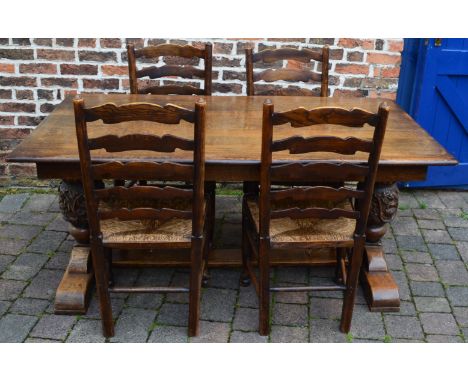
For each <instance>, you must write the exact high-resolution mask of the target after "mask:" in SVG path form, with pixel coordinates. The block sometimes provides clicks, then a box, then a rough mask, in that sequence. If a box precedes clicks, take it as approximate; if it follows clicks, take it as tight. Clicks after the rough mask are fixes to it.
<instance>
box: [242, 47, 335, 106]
mask: <svg viewBox="0 0 468 382" xmlns="http://www.w3.org/2000/svg"><path fill="white" fill-rule="evenodd" d="M282 60H294V61H300V62H303V63H310V62H311V61H317V62H320V63H321V64H322V73H321V74H320V73H316V72H312V71H310V70H304V69H303V70H298V69H287V68H280V69H266V70H264V71H261V72H254V64H255V63H257V62H262V63H264V64H271V63H274V62H276V61H282ZM245 66H246V71H247V75H246V77H247V95H249V96H253V95H266V94H270V92H267V93H265V92H261V91H260V92H259V91H255V82H258V81H265V82H273V81H289V82H298V81H300V82H318V83H320V84H321V88H320V96H321V97H328V66H329V48H328V46H324V47H323V48H322V51H321V52H315V51H313V50H310V49H307V48H304V49H301V50H299V49H295V48H280V49H265V50H262V51H260V52H258V53H253V51H252V48H247V49H246V50H245ZM280 93H281V94H280ZM297 93H299V92H296V94H297ZM275 94H276V95H292V94H294V92H292V94H291V92H282V91H281V90H278V91H277V92H276V93H275ZM275 94H271V95H275ZM297 95H299V94H297Z"/></svg>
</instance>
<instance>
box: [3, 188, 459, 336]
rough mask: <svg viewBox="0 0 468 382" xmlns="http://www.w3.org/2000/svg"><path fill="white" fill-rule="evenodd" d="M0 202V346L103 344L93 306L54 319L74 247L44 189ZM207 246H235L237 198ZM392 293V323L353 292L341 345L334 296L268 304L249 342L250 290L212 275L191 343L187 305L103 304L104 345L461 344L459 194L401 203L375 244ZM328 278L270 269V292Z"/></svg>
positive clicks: (180, 299)
mask: <svg viewBox="0 0 468 382" xmlns="http://www.w3.org/2000/svg"><path fill="white" fill-rule="evenodd" d="M3 191H6V192H3V194H0V198H1V197H2V196H1V195H4V196H3V199H1V201H0V221H1V227H0V342H23V341H24V342H104V341H105V339H104V338H103V337H102V335H101V325H100V320H99V312H98V306H97V301H96V298H95V296H93V298H92V301H91V306H90V309H89V311H88V313H87V314H86V315H83V316H63V315H54V314H53V301H54V294H55V289H56V288H57V285H58V283H59V282H60V279H61V277H62V275H63V272H64V269H65V267H66V265H67V262H68V258H69V255H70V251H71V248H72V245H73V241H72V239H71V238H70V237H69V236H68V235H67V232H66V231H67V223H66V222H64V221H63V219H62V218H61V215H60V213H59V209H58V201H57V195H56V194H55V193H54V191H53V190H50V191H47V192H45V193H44V190H42V191H41V192H39V193H38V192H37V190H22V191H18V190H14V191H11V192H8V190H3ZM217 214H218V216H217V227H218V228H217V242H218V246H222V247H226V248H229V247H237V246H239V243H240V196H239V195H221V196H219V197H218V200H217ZM384 245H385V250H386V258H387V262H388V264H389V267H390V268H391V270H392V273H393V275H394V277H395V279H396V280H397V282H398V285H399V287H400V296H401V300H402V301H401V311H400V312H399V313H371V312H369V311H368V309H367V306H366V305H365V302H364V298H363V295H362V291H361V290H360V291H359V295H358V299H357V306H356V308H355V314H354V319H353V325H352V330H351V333H350V334H349V335H344V334H342V333H340V332H339V330H338V324H339V316H340V311H341V298H340V296H339V295H337V294H334V292H328V293H323V292H322V293H320V294H318V293H309V294H306V293H292V294H291V293H288V294H281V293H279V294H276V295H275V297H274V299H273V306H272V309H273V312H272V320H273V325H272V331H271V335H270V336H269V337H261V336H259V335H258V333H257V314H258V311H257V301H256V296H255V293H254V291H253V288H252V287H248V288H243V287H239V285H238V279H239V270H236V269H233V270H222V269H218V270H213V271H212V272H211V274H212V278H211V281H210V285H209V287H207V288H205V289H204V290H203V296H202V307H201V335H200V336H199V337H197V338H192V339H188V338H187V336H186V320H187V313H188V306H187V296H186V295H175V294H168V295H156V294H155V295H123V296H122V295H118V296H115V297H113V299H112V302H113V305H114V317H116V336H115V337H113V338H112V339H110V342H114V341H115V342H187V341H191V342H464V341H465V342H468V271H467V266H468V193H467V192H453V191H450V192H449V191H412V192H408V191H405V192H402V193H401V197H400V207H399V211H398V217H397V218H396V219H395V221H394V222H393V223H392V226H391V230H389V232H388V234H387V235H386V237H385V239H384ZM331 271H332V270H331V269H323V268H322V269H319V268H312V269H307V268H285V269H278V270H275V271H274V273H273V275H272V277H273V280H274V282H275V283H289V284H301V285H302V284H305V283H307V282H309V281H310V280H311V279H316V278H323V277H328V276H329V275H331ZM187 276H188V273H187V272H186V271H184V270H181V269H145V270H120V271H118V274H117V277H118V278H119V279H120V280H118V281H121V282H125V283H136V284H138V283H141V284H148V283H150V282H151V281H155V282H158V283H166V284H168V285H169V284H174V285H180V284H181V283H184V282H187Z"/></svg>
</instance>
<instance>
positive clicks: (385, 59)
mask: <svg viewBox="0 0 468 382" xmlns="http://www.w3.org/2000/svg"><path fill="white" fill-rule="evenodd" d="M400 61H401V56H400V55H399V54H387V53H367V62H368V63H370V64H384V65H395V64H398V63H399V62H400Z"/></svg>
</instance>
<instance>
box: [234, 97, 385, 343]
mask: <svg viewBox="0 0 468 382" xmlns="http://www.w3.org/2000/svg"><path fill="white" fill-rule="evenodd" d="M298 110H299V109H295V110H292V111H288V112H282V113H275V112H274V107H273V104H272V103H271V101H269V100H267V101H265V104H264V106H263V128H262V150H261V164H260V194H259V195H258V196H257V195H255V194H254V195H249V194H246V195H244V200H243V219H242V222H243V229H242V231H243V235H242V240H243V245H242V248H243V251H244V252H245V253H244V254H243V256H242V258H243V265H244V272H245V273H246V274H248V275H249V276H250V277H251V278H252V279H253V280H254V284H255V285H256V289H257V290H258V294H259V307H260V312H259V328H260V329H259V331H260V334H261V335H267V334H269V331H270V323H269V317H270V313H269V301H270V292H271V291H298V289H297V288H294V287H293V288H289V287H281V288H270V286H269V283H270V276H269V267H270V261H269V252H270V248H275V247H280V248H294V247H297V246H298V243H297V238H295V239H293V240H288V239H284V238H283V239H282V240H279V239H278V240H277V239H275V237H271V235H270V228H271V226H272V225H273V224H275V223H274V222H275V219H281V218H290V219H306V218H318V219H337V218H348V219H355V220H356V223H355V227H354V233H353V240H351V241H346V240H343V239H340V238H337V237H330V238H328V239H327V238H326V237H325V238H323V237H320V235H321V234H319V233H315V234H314V231H310V232H311V233H307V232H306V233H305V240H303V241H302V242H301V246H300V247H301V248H307V247H310V248H314V247H317V246H324V245H325V246H333V245H334V246H336V248H337V255H338V256H339V257H338V259H337V262H338V263H340V262H341V261H344V255H346V253H347V252H343V251H342V250H340V251H338V248H339V247H343V246H346V247H348V248H349V253H350V254H352V255H350V256H348V257H349V260H348V262H349V265H348V269H346V270H345V272H343V275H342V276H341V277H337V278H341V279H342V280H343V281H344V280H346V284H345V285H338V286H331V287H327V288H326V289H325V290H340V289H343V290H344V291H345V292H344V302H343V312H342V317H341V326H340V329H341V330H342V331H343V332H346V333H347V332H349V330H350V327H351V319H352V312H353V306H354V300H355V294H356V288H357V283H358V279H359V270H360V268H361V264H362V258H363V251H364V244H365V231H366V227H367V219H368V216H369V211H370V205H371V200H372V195H373V189H374V184H375V180H376V176H377V168H378V163H379V158H380V153H381V149H382V145H383V139H384V135H385V130H386V125H387V119H388V114H389V108H388V106H386V104H384V103H383V104H381V105H380V106H379V111H378V113H376V114H373V113H371V112H367V111H364V110H358V111H357V110H356V109H351V110H349V111H346V110H344V109H336V110H334V109H333V108H316V109H312V110H305V109H301V110H300V112H298ZM330 119H331V120H332V121H333V124H334V125H345V126H350V127H357V126H363V125H364V124H365V123H370V124H371V125H372V126H374V132H373V134H372V140H371V141H364V140H361V139H358V138H354V137H353V138H347V139H346V140H345V143H343V140H341V139H340V138H338V139H336V138H334V137H315V138H314V139H312V140H309V141H308V142H307V146H306V145H304V144H303V145H302V147H301V150H300V151H299V152H300V153H305V152H317V151H325V152H339V153H340V154H348V155H352V154H355V153H356V151H358V150H359V151H362V148H363V145H364V148H365V150H364V151H367V152H368V153H369V155H368V160H367V163H366V165H365V166H364V165H355V164H350V163H346V162H340V163H338V164H336V165H334V164H330V163H320V162H318V163H317V162H312V163H306V164H302V163H291V164H280V165H278V164H275V163H274V162H273V152H274V151H281V150H284V149H285V148H289V147H290V146H291V145H292V144H294V142H297V141H296V140H289V141H288V139H286V140H285V139H283V140H281V141H280V142H279V143H278V141H277V140H274V139H273V135H274V129H275V128H276V126H277V125H282V124H285V123H290V124H291V125H292V126H293V127H297V126H304V127H305V126H311V125H315V124H325V123H328V121H329V120H330ZM285 142H286V145H285V144H284V143H285ZM303 142H304V141H301V143H303ZM369 142H370V144H369ZM334 144H336V147H334ZM353 145H355V147H354V148H353ZM291 152H292V151H291V150H290V153H291ZM295 165H299V167H297V166H296V167H294V171H293V170H292V168H293V167H292V166H295ZM310 166H312V168H314V169H315V168H318V169H320V171H319V173H325V174H326V175H327V176H328V175H330V179H329V180H333V181H346V180H348V178H349V176H350V175H351V174H352V176H354V177H356V176H359V177H363V178H364V181H363V183H362V184H361V185H360V186H359V187H358V189H357V190H356V191H354V192H355V193H356V194H357V196H358V198H357V199H356V200H355V202H354V203H353V204H352V209H351V210H345V209H342V208H335V207H331V208H323V207H309V208H301V207H297V206H296V207H290V208H283V209H281V208H279V209H278V208H277V207H276V204H274V203H272V199H274V200H275V201H278V195H281V193H282V194H283V196H286V197H289V198H291V195H292V191H296V190H298V189H299V190H301V191H300V192H299V193H298V195H299V196H298V198H299V199H302V201H304V200H307V199H309V200H310V201H314V200H316V199H315V195H314V192H313V190H314V189H316V188H317V189H318V191H319V193H320V195H319V197H318V199H319V200H328V201H330V202H332V201H335V200H336V197H337V195H339V196H340V197H341V199H342V198H343V194H345V195H346V194H349V193H350V192H349V190H347V189H345V188H344V187H338V188H334V187H330V186H328V185H326V186H314V187H307V188H294V189H293V190H292V191H289V192H288V191H279V192H278V191H271V181H272V178H274V177H275V176H277V177H278V173H277V171H276V170H277V169H278V168H280V169H281V170H282V171H281V172H280V176H279V177H281V179H284V180H286V181H294V180H306V179H307V180H309V181H314V179H315V177H314V174H315V173H314V172H312V173H311V171H304V170H305V169H306V170H309V168H308V167H310ZM323 166H325V167H323ZM332 166H336V167H332ZM354 169H357V170H359V171H358V172H353V171H354ZM298 174H299V175H298ZM340 176H341V178H340ZM354 192H353V193H354ZM340 194H341V195H340ZM257 198H258V214H259V215H258V226H257V223H256V222H255V219H256V218H255V217H254V212H253V211H252V210H251V207H250V205H249V200H252V199H254V200H256V199H257ZM255 203H257V202H255ZM278 224H280V223H278ZM314 224H315V226H317V225H318V224H320V223H319V222H315V223H314ZM275 227H276V226H275ZM337 227H338V226H337ZM314 229H315V227H314ZM336 229H339V228H336ZM314 235H315V236H317V239H313V238H312V237H313V236H314ZM335 236H336V235H335ZM327 240H328V242H327ZM249 247H250V248H249ZM252 254H256V255H257V259H258V267H259V276H258V278H257V276H256V274H255V272H253V270H252V266H251V264H250V262H251V259H250V258H251V255H252ZM343 271H344V267H343ZM302 290H304V291H306V290H317V289H316V287H305V288H302Z"/></svg>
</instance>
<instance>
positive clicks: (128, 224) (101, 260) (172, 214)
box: [74, 99, 213, 337]
mask: <svg viewBox="0 0 468 382" xmlns="http://www.w3.org/2000/svg"><path fill="white" fill-rule="evenodd" d="M74 111H75V122H76V135H77V140H78V150H79V155H80V167H81V174H82V181H83V189H84V194H85V199H86V209H87V214H88V221H89V231H90V245H91V257H92V261H93V267H94V273H95V279H96V289H97V293H98V297H99V302H100V312H101V319H102V325H103V333H104V335H105V336H106V337H111V336H113V335H114V323H113V319H112V309H111V303H110V297H109V293H110V292H115V293H129V292H141V293H166V292H188V293H189V295H190V297H189V323H188V333H189V335H190V336H196V335H197V333H198V318H199V310H200V305H199V304H200V291H201V282H202V274H203V269H204V267H206V256H207V252H208V249H209V240H210V235H211V233H210V232H211V228H210V226H211V225H212V224H213V222H212V221H211V213H210V211H209V209H210V203H208V202H207V200H206V199H207V195H206V194H205V190H204V180H205V102H204V101H203V100H200V101H198V102H196V103H195V109H194V110H189V109H186V108H182V107H179V106H176V105H172V104H167V105H164V106H160V105H157V104H151V103H130V104H124V105H119V106H117V105H115V104H113V103H107V104H103V105H100V106H96V107H91V108H86V107H85V104H84V100H83V99H75V100H74ZM94 121H102V123H104V124H120V123H121V122H129V121H147V122H155V123H154V127H155V128H157V127H158V126H159V127H162V124H171V125H174V124H179V125H180V123H181V121H185V122H188V123H189V124H193V139H186V138H182V137H178V136H175V135H172V134H164V135H155V134H149V133H147V134H139V133H138V134H126V135H118V134H115V135H114V134H107V135H100V136H98V137H95V138H94V137H93V138H89V137H88V123H89V122H94ZM123 125H124V124H123ZM123 125H122V126H121V125H117V126H116V128H117V129H118V130H120V129H122V130H121V131H122V134H125V131H126V128H125V127H124V126H123ZM148 125H150V126H151V129H152V128H153V124H148ZM113 130H115V128H113ZM190 134H191V133H190ZM176 149H180V150H185V151H191V152H193V161H192V160H190V161H188V162H184V163H176V162H173V161H170V160H164V161H163V160H161V161H150V160H140V159H138V157H131V158H135V159H129V160H128V161H127V160H126V161H116V160H109V161H105V162H99V163H96V161H94V162H93V156H92V155H91V154H92V153H93V152H95V150H105V151H107V152H111V153H114V152H128V151H135V150H145V151H155V152H161V153H170V152H174V151H175V150H176ZM114 179H129V180H140V179H143V180H145V181H147V182H148V183H147V184H146V185H143V186H142V185H138V184H135V183H134V184H132V185H131V186H128V187H126V186H122V185H117V186H116V185H113V186H108V187H104V188H103V187H102V184H103V182H102V180H114ZM162 180H163V181H166V182H167V183H165V184H164V185H162V186H161V185H160V184H157V183H155V184H151V183H149V182H151V181H162ZM169 182H186V183H188V184H190V185H191V186H190V187H189V186H187V187H186V188H180V187H172V186H171V185H169ZM109 184H112V182H110V183H109ZM99 185H101V186H99ZM113 249H122V250H129V249H151V250H157V249H186V250H187V252H188V253H190V255H189V256H190V281H189V287H188V288H186V287H151V286H148V287H126V286H114V285H113V281H112V275H111V263H112V250H113ZM154 255H155V256H157V253H156V252H155V253H154Z"/></svg>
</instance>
